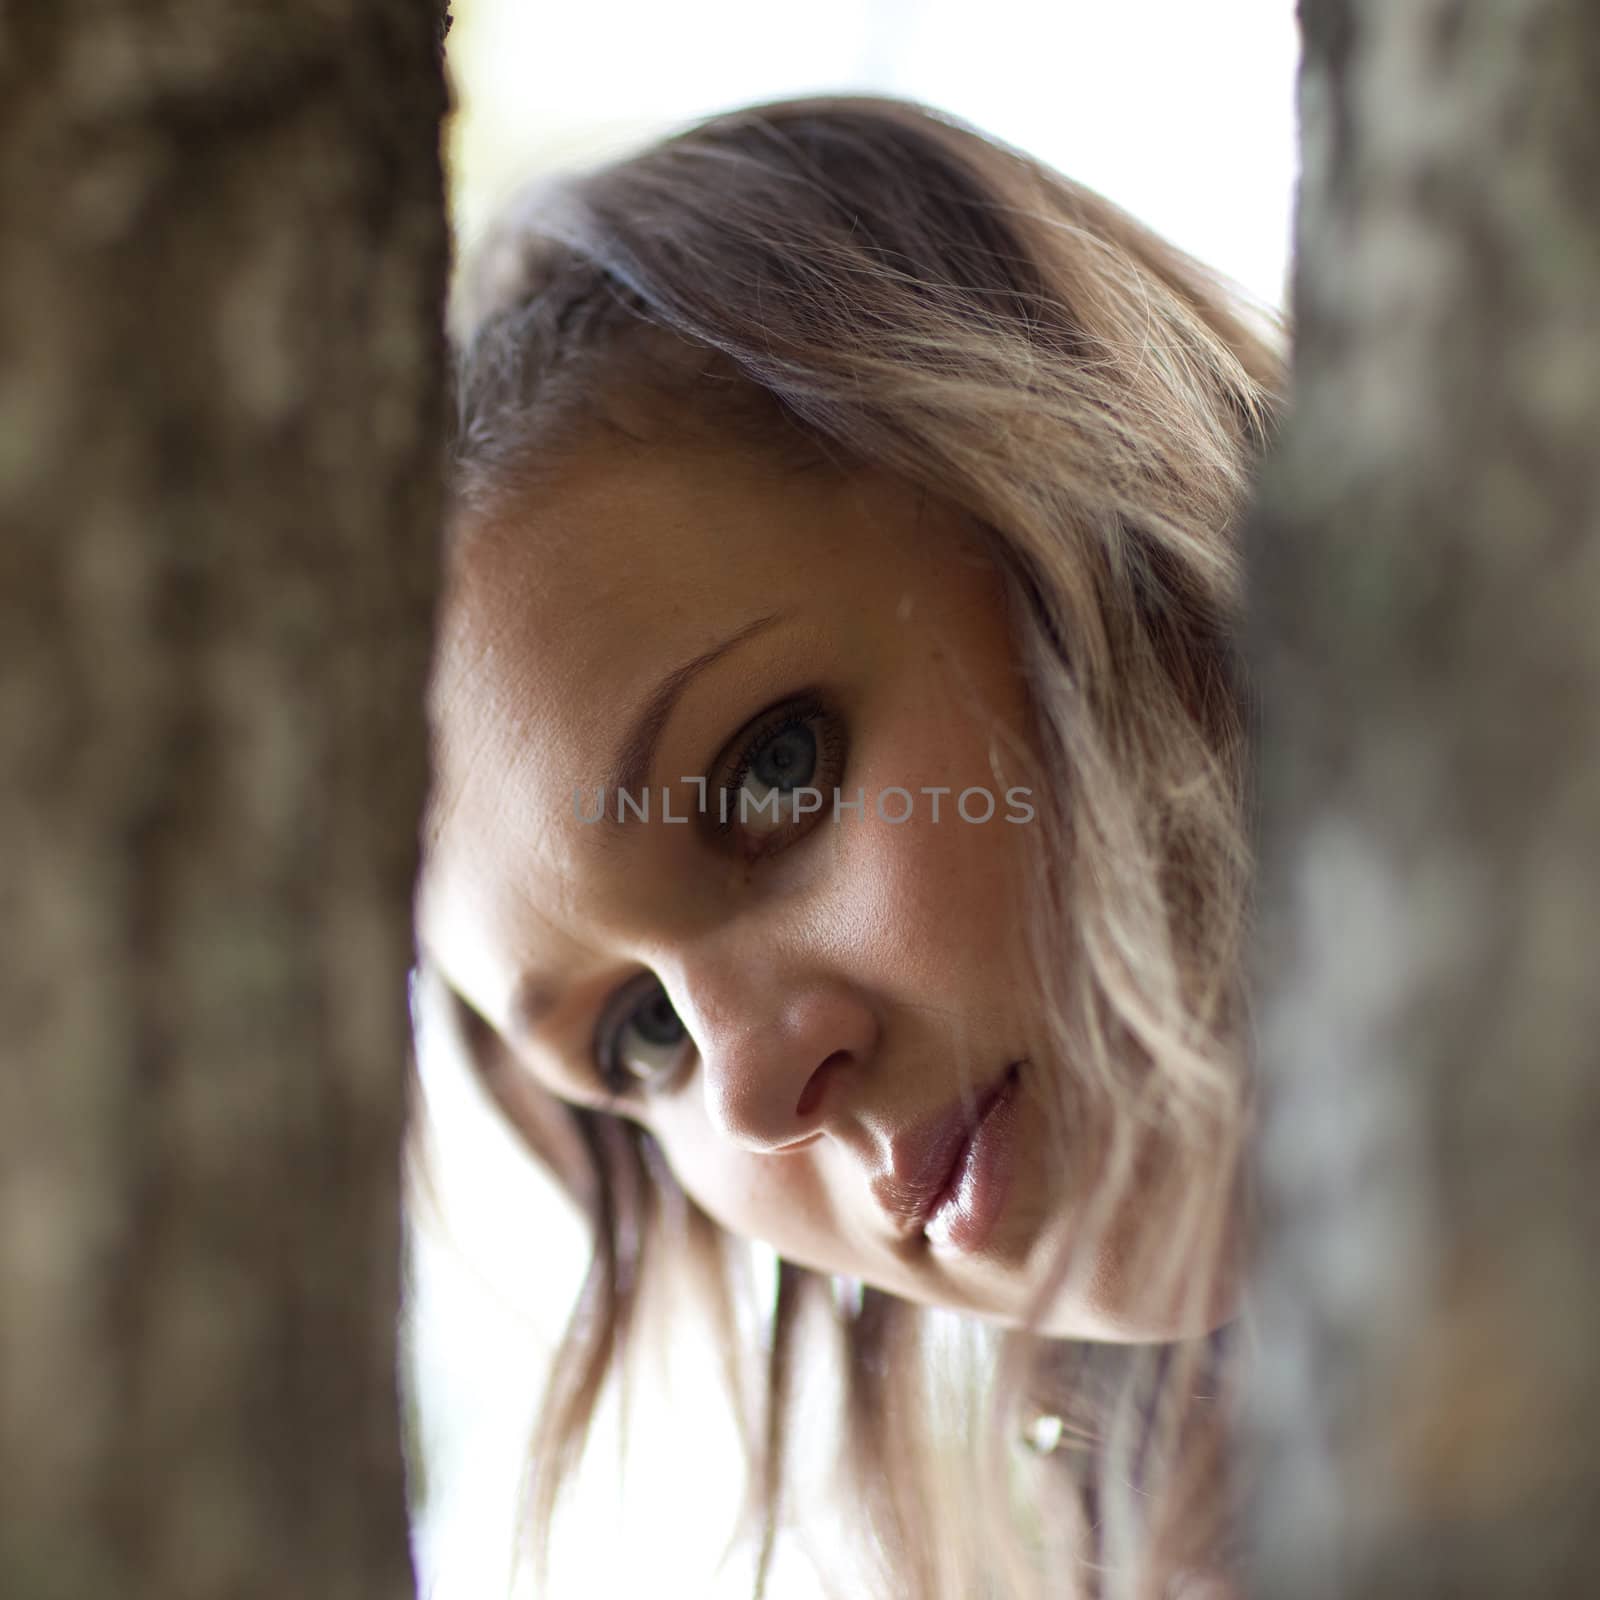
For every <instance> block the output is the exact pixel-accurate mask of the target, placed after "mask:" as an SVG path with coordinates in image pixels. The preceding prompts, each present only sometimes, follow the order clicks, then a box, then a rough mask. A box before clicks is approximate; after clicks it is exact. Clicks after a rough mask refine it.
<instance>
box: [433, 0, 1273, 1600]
mask: <svg viewBox="0 0 1600 1600" xmlns="http://www.w3.org/2000/svg"><path fill="white" fill-rule="evenodd" d="M452 9H453V11H454V14H455V19H456V20H455V25H454V27H453V29H452V31H451V34H450V38H449V62H450V68H451V73H452V78H453V81H454V86H455V95H456V107H457V109H456V114H455V116H454V117H453V119H452V122H451V126H450V131H449V136H448V138H449V143H448V154H449V161H450V174H451V183H452V193H451V203H452V208H453V212H454V217H455V222H456V227H457V230H458V234H459V236H460V239H461V240H462V242H463V243H465V244H470V242H471V240H472V238H473V237H474V236H475V235H476V234H477V232H478V231H479V230H480V229H481V228H482V226H483V224H484V222H485V220H486V219H487V217H488V216H489V215H490V214H491V213H492V210H493V208H494V206H495V204H496V203H497V202H498V201H499V200H500V199H502V198H503V197H504V196H505V195H506V194H507V193H508V192H509V191H510V190H511V189H512V188H513V187H514V186H515V185H516V184H518V183H519V182H520V181H521V180H522V179H524V178H527V177H529V176H531V175H533V174H534V173H536V172H540V171H547V170H550V169H553V168H563V167H570V166H573V165H583V164H587V163H589V162H592V161H594V160H597V159H600V158H603V157H607V156H610V155H614V154H619V153H622V152H624V151H626V150H627V149H629V148H631V147H633V146H636V145H638V144H641V143H643V142H645V141H647V140H648V139H650V138H652V137H654V136H656V135H657V134H659V133H662V132H665V131H668V130H669V129H672V128H674V127H677V126H679V125H681V124H683V123H685V122H688V121H691V120H693V119H695V118H697V117H700V116H702V115H706V114H709V113H711V112H715V111H722V110H726V109H728V108H730V107H732V106H735V105H738V104H741V103H745V102H749V101H754V100H765V99H772V98H776V97H778V96H782V95H788V94H803V93H812V92H818V91H838V90H868V91H873V92H879V93H891V94H900V95H905V96H908V97H910V98H913V99H920V100H925V101H927V102H929V103H930V104H932V105H935V106H937V107H939V108H940V109H943V110H948V111H952V112H955V113H957V114H959V115H961V116H963V117H965V118H967V119H968V120H969V121H971V122H973V123H975V124H977V125H978V126H979V127H980V128H983V129H984V130H986V131H988V132H991V133H994V134H996V135H998V136H999V137H1001V138H1003V139H1005V140H1007V141H1009V142H1010V143H1012V144H1015V145H1018V146H1020V147H1021V148H1023V149H1025V150H1027V151H1029V152H1031V153H1033V154H1035V155H1038V156H1040V157H1042V158H1044V159H1045V160H1046V161H1049V162H1050V163H1051V164H1053V165H1054V166H1056V167H1058V168H1060V169H1061V170H1062V171H1063V172H1065V173H1067V174H1068V175H1069V176H1071V177H1073V178H1076V179H1078V180H1080V181H1081V182H1084V183H1087V184H1089V185H1090V186H1092V187H1094V188H1096V189H1099V190H1100V191H1101V192H1102V193H1103V194H1105V195H1106V196H1107V197H1108V198H1110V199H1112V200H1114V201H1116V202H1117V203H1118V204H1120V205H1122V206H1124V207H1126V208H1127V209H1128V210H1130V211H1132V212H1133V213H1134V214H1135V215H1137V216H1139V217H1141V218H1142V219H1143V220H1144V221H1146V222H1148V223H1150V224H1151V225H1152V226H1153V227H1155V228H1156V229H1157V230H1158V231H1159V232H1161V233H1164V234H1166V235H1167V236H1168V237H1169V238H1170V239H1172V240H1173V241H1174V242H1176V243H1178V244H1180V245H1182V246H1183V247H1184V248H1186V249H1188V250H1189V251H1191V252H1192V253H1193V254H1195V255H1197V256H1199V257H1200V258H1201V259H1202V260H1204V261H1207V262H1208V263H1210V264H1211V265H1212V266H1215V267H1218V268H1220V269H1221V270H1222V271H1223V272H1225V273H1227V274H1229V275H1230V276H1231V277H1233V278H1235V279H1236V280H1237V281H1238V282H1239V283H1240V284H1241V285H1242V286H1243V287H1244V288H1245V289H1246V290H1247V291H1249V292H1250V293H1251V294H1253V295H1254V296H1256V297H1257V298H1258V299H1260V300H1262V301H1264V302H1266V303H1268V304H1272V305H1282V304H1283V301H1284V297H1285V279H1286V271H1287V260H1288V246H1289V230H1290V208H1291V196H1292V189H1293V184H1294V179H1295V168H1296V151H1295V129H1294V73H1295V63H1296V57H1297V53H1298V45H1299V41H1298V35H1297V32H1296V27H1295V20H1294V0H1209V3H1202V0H965V3H961V0H812V3H811V4H810V5H809V6H807V7H805V8H800V7H797V6H779V5H774V4H764V3H762V0H675V3H666V0H606V3H605V4H596V5H586V4H581V3H573V0H565V3H562V4H552V3H550V0H454V4H453V7H452ZM420 1054H421V1057H422V1068H423V1076H424V1080H425V1082H426V1085H427V1094H428V1100H429V1104H430V1107H431V1114H432V1119H433V1123H434V1137H435V1141H436V1144H437V1147H438V1154H439V1175H440V1182H439V1191H440V1201H441V1208H442V1214H441V1215H439V1216H438V1217H436V1218H435V1219H434V1220H433V1221H432V1222H431V1223H430V1224H429V1225H428V1227H427V1228H425V1229H424V1230H423V1231H422V1232H421V1234H420V1236H419V1240H418V1245H417V1249H416V1253H415V1268H414V1271H415V1288H414V1305H415V1308H416V1309H415V1316H414V1319H413V1324H412V1326H413V1337H414V1340H415V1348H416V1354H415V1357H414V1366H415V1371H416V1373H417V1378H418V1382H419V1385H420V1389H421V1401H420V1409H421V1414H422V1415H421V1426H422V1431H423V1436H424V1439H425V1441H426V1454H427V1468H428V1473H427V1476H428V1485H429V1490H428V1495H427V1514H426V1516H425V1517H424V1518H423V1520H422V1521H421V1522H420V1523H419V1525H418V1526H417V1528H416V1529H415V1533H414V1537H415V1551H416V1557H417V1564H418V1569H419V1585H420V1593H421V1594H422V1595H423V1596H424V1597H426V1600H503V1597H505V1596H507V1595H508V1594H509V1593H511V1592H512V1589H511V1585H512V1557H511V1552H512V1546H513V1528H514V1520H515V1505H516V1497H517V1489H518V1479H519V1474H520V1471H521V1465H522V1461H523V1458H524V1455H525V1443H526V1439H527V1432H528V1426H529V1416H530V1412H531V1407H532V1404H533V1400H534V1395H535V1392H536V1384H537V1381H538V1378H539V1373H540V1362H541V1360H542V1353H543V1351H544V1350H545V1349H547V1348H548V1343H549V1341H550V1339H551V1338H552V1337H553V1334H554V1331H555V1330H556V1329H557V1328H558V1327H559V1326H560V1323H561V1321H562V1319H563V1318H564V1315H565V1311H566V1307H567V1305H568V1304H569V1303H570V1298H571V1293H572V1288H573V1286H574V1284H575V1281H576V1273H577V1272H578V1270H579V1269H580V1267H581V1259H582V1241H581V1238H580V1237H579V1236H578V1234H577V1232H576V1230H575V1224H574V1223H573V1221H572V1219H571V1218H570V1216H569V1215H568V1214H567V1213H565V1211H564V1210H563V1209H562V1207H561V1206H560V1204H559V1203H558V1202H556V1201H555V1200H554V1199H553V1198H552V1196H551V1193H550V1191H549V1189H548V1187H547V1186H546V1185H545V1184H544V1183H543V1181H542V1180H541V1178H540V1175H539V1174H538V1173H537V1172H536V1171H535V1170H534V1169H533V1168H532V1166H531V1164H530V1163H529V1162H528V1161H527V1160H526V1158H525V1157H523V1156H522V1155H521V1153H520V1149H519V1147H518V1146H517V1145H516V1143H515V1141H514V1140H513V1139H512V1137H511V1135H510V1134H509V1133H508V1132H507V1131H506V1130H505V1129H504V1128H503V1127H502V1126H500V1125H499V1124H498V1122H497V1120H496V1115H495V1113H494V1111H493V1109H492V1108H491V1107H490V1106H489V1104H488V1103H487V1102H486V1101H485V1100H484V1098H483V1096H482V1094H481V1091H479V1090H477V1088H476V1086H475V1085H474V1084H473V1083H472V1082H471V1080H470V1078H469V1076H468V1075H467V1073H466V1072H465V1070H464V1068H463V1066H462V1064H461V1063H460V1062H459V1061H456V1060H454V1059H452V1056H451V1053H450V1052H449V1051H448V1050H446V1049H443V1048H441V1047H440V1046H439V1045H438V1043H437V1041H435V1042H433V1043H431V1044H430V1043H429V1041H428V1040H427V1039H426V1038H425V1039H424V1040H423V1041H422V1048H421V1051H420ZM702 1416H703V1419H704V1424H705V1425H704V1426H703V1427H702V1428H700V1429H698V1430H697V1431H696V1433H695V1435H694V1437H693V1438H691V1439H689V1440H684V1439H682V1438H681V1437H678V1438H675V1439H674V1440H672V1441H671V1444H670V1447H668V1448H663V1441H662V1438H661V1437H660V1436H659V1435H660V1430H657V1431H656V1435H657V1436H656V1438H655V1444H654V1445H652V1444H651V1443H650V1442H649V1441H650V1440H651V1438H652V1430H651V1429H650V1427H649V1418H648V1416H647V1415H641V1416H640V1417H639V1418H637V1419H636V1427H637V1430H638V1433H639V1436H640V1438H641V1440H642V1441H644V1444H643V1447H642V1448H641V1449H639V1450H637V1451H635V1452H634V1453H633V1454H632V1455H631V1456H630V1461H629V1474H630V1479H631V1480H632V1481H634V1482H635V1483H636V1484H638V1485H639V1486H640V1488H641V1490H642V1492H640V1493H637V1494H635V1495H633V1496H630V1498H629V1501H628V1504H629V1507H630V1516H629V1518H627V1519H624V1518H623V1517H622V1516H621V1514H620V1511H619V1505H620V1501H619V1498H618V1494H617V1488H616V1484H615V1481H614V1479H612V1478H608V1477H607V1476H606V1475H605V1474H603V1473H602V1474H601V1475H599V1477H598V1478H597V1479H596V1481H594V1482H592V1483H590V1484H589V1485H588V1486H587V1488H586V1490H585V1492H584V1494H583V1496H582V1497H581V1498H580V1503H579V1505H578V1508H577V1510H576V1512H575V1514H574V1518H573V1527H574V1531H575V1533H576V1535H577V1537H576V1539H575V1541H574V1548H575V1550H576V1551H577V1552H578V1553H579V1555H580V1560H579V1561H578V1562H577V1563H576V1564H575V1565H574V1566H572V1567H570V1568H568V1570H567V1574H566V1576H565V1577H564V1578H562V1577H559V1576H558V1579H557V1581H556V1583H555V1584H554V1585H553V1586H552V1588H551V1589H550V1590H549V1591H548V1594H547V1596H542V1597H540V1600H569V1597H570V1600H580V1597H581V1600H610V1597H611V1596H613V1595H615V1596H618V1597H621V1596H623V1595H630V1594H638V1593H648V1594H650V1595H651V1596H652V1600H680V1597H682V1600H716V1597H719V1596H722V1595H728V1596H735V1595H737V1596H740V1597H741V1600H743V1596H745V1595H748V1593H749V1578H748V1572H747V1570H745V1569H743V1568H737V1569H735V1570H732V1571H729V1572H725V1573H724V1574H722V1577H721V1579H719V1580H713V1579H712V1578H711V1577H710V1576H709V1568H710V1565H711V1562H712V1558H711V1557H710V1556H708V1555H707V1553H706V1552H707V1549H708V1541H709V1540H712V1539H714V1538H715V1536H716V1534H717V1533H718V1532H719V1531H720V1532H726V1531H727V1527H728V1521H727V1517H728V1514H729V1511H730V1509H731V1496H732V1493H733V1490H734V1488H735V1485H734V1484H733V1483H732V1481H731V1480H730V1479H728V1477H727V1475H726V1471H725V1460H724V1458H723V1453H722V1452H721V1451H720V1450H718V1448H717V1444H718V1442H719V1441H721V1442H723V1443H725V1442H726V1441H725V1439H723V1438H722V1435H721V1434H720V1433H719V1431H718V1428H717V1426H716V1417H715V1415H714V1413H713V1412H712V1411H710V1410H707V1411H705V1412H703V1413H702ZM652 1450H654V1452H655V1453H654V1454H652ZM781 1577H782V1574H781V1573H780V1579H781ZM515 1592H516V1593H517V1595H518V1596H519V1600H523V1597H526V1596H528V1595H529V1594H530V1591H529V1590H527V1589H526V1588H524V1587H517V1588H516V1591H515ZM815 1592H816V1588H815V1582H814V1580H811V1579H809V1578H808V1576H807V1575H806V1574H804V1573H803V1572H802V1573H800V1574H798V1575H797V1576H795V1577H793V1578H792V1579H791V1580H790V1582H789V1583H787V1584H786V1583H784V1582H782V1581H780V1582H779V1584H778V1585H777V1586H776V1588H775V1590H774V1600H786V1597H787V1596H795V1597H799V1596H807V1597H808V1600H809V1596H811V1595H813V1594H814V1593H815Z"/></svg>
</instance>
